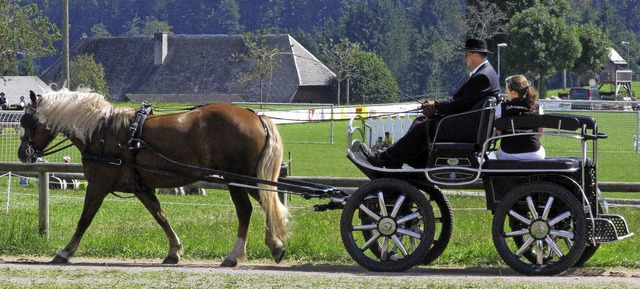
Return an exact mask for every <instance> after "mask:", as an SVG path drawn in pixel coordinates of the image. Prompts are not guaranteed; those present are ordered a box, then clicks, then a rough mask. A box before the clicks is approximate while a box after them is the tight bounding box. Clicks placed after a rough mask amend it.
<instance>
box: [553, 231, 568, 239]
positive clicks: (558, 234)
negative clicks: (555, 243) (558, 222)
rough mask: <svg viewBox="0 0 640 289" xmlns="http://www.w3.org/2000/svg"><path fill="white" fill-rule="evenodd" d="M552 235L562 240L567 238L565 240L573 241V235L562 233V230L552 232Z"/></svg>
mask: <svg viewBox="0 0 640 289" xmlns="http://www.w3.org/2000/svg"><path fill="white" fill-rule="evenodd" d="M549 234H550V235H553V236H558V237H561V238H565V239H573V233H572V232H569V231H562V230H551V232H549Z"/></svg>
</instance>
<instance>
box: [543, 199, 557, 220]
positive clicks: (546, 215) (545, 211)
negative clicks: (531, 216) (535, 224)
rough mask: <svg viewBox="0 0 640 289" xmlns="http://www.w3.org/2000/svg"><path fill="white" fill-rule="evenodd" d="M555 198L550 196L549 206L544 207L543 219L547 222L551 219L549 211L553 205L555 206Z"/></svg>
mask: <svg viewBox="0 0 640 289" xmlns="http://www.w3.org/2000/svg"><path fill="white" fill-rule="evenodd" d="M553 200H554V198H553V196H549V199H548V200H547V204H546V205H544V211H543V212H542V219H543V220H547V218H549V211H551V205H552V204H553Z"/></svg>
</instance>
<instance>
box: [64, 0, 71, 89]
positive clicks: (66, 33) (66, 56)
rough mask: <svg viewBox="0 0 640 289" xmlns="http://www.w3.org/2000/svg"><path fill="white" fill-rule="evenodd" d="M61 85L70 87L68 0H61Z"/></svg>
mask: <svg viewBox="0 0 640 289" xmlns="http://www.w3.org/2000/svg"><path fill="white" fill-rule="evenodd" d="M62 6H63V7H62V54H63V56H62V58H63V64H62V85H63V86H64V87H67V88H70V86H71V77H70V76H69V0H62Z"/></svg>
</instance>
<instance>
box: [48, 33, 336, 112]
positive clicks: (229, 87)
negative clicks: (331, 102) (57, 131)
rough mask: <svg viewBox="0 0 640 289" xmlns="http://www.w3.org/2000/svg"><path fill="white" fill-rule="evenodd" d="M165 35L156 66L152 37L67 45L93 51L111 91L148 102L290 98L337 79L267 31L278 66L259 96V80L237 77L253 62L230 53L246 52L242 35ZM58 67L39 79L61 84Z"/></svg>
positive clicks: (287, 38)
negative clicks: (300, 89) (164, 52)
mask: <svg viewBox="0 0 640 289" xmlns="http://www.w3.org/2000/svg"><path fill="white" fill-rule="evenodd" d="M160 39H161V38H160ZM166 39H167V43H168V47H167V55H166V58H165V60H164V63H163V64H161V65H154V47H155V40H154V36H153V35H140V36H131V37H105V38H83V39H81V40H80V41H79V42H78V43H76V44H75V45H74V46H73V47H72V48H71V49H70V50H71V51H70V55H71V58H72V59H73V57H74V56H76V55H82V54H89V55H93V57H94V59H95V61H96V62H98V63H100V64H102V66H103V67H104V71H105V78H106V81H107V86H108V87H109V91H110V93H111V94H113V95H114V96H116V97H117V98H119V99H121V98H124V97H127V98H131V99H137V98H138V96H139V95H145V97H146V98H147V100H148V101H152V102H155V101H158V100H156V99H164V100H168V99H172V98H171V97H172V96H175V97H179V99H180V100H179V101H187V100H189V101H188V102H191V103H204V102H226V100H228V99H233V100H234V101H235V100H240V101H260V100H263V101H265V102H267V101H268V102H291V101H292V100H293V98H294V97H295V94H296V92H297V89H298V87H299V86H328V85H329V83H330V81H331V79H333V78H335V74H334V73H333V72H331V70H329V69H328V68H327V67H326V66H325V65H324V64H322V63H321V62H320V61H319V60H318V59H317V58H316V57H315V56H313V55H312V54H311V53H310V52H309V51H307V50H306V49H305V48H304V47H302V45H300V43H298V42H297V41H296V40H295V39H293V38H292V37H291V36H289V35H287V34H282V35H268V36H267V38H266V44H267V46H268V47H269V49H273V48H277V50H278V51H279V52H278V53H277V54H276V55H274V57H273V59H274V62H275V60H278V61H279V65H276V66H275V69H274V70H273V73H272V76H271V82H270V85H269V81H265V82H264V86H263V87H262V97H261V96H260V91H261V90H260V84H259V83H258V81H252V82H251V81H245V82H242V81H241V80H240V79H242V78H243V75H246V74H247V73H248V72H250V71H252V68H253V63H252V62H249V61H246V60H245V61H243V60H238V58H237V57H234V55H236V54H238V53H246V51H247V48H246V46H245V44H244V40H243V39H242V36H240V35H177V34H169V35H167V38H166ZM60 70H61V60H59V61H58V62H56V63H55V64H54V65H52V66H51V67H50V68H49V69H47V70H46V71H45V72H44V73H43V75H42V78H43V79H44V80H45V81H48V82H59V81H60V78H61V77H60ZM154 95H158V96H157V97H154ZM159 95H164V96H159ZM211 97H221V98H214V99H210V98H211ZM172 101H173V100H172ZM175 101H178V98H176V99H175Z"/></svg>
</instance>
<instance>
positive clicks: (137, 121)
mask: <svg viewBox="0 0 640 289" xmlns="http://www.w3.org/2000/svg"><path fill="white" fill-rule="evenodd" d="M151 114H153V108H152V107H151V104H150V103H147V102H143V103H142V105H141V106H140V108H138V109H137V110H136V111H135V113H134V114H133V117H132V118H131V122H130V124H129V129H128V134H127V137H128V138H127V140H125V141H124V142H122V143H120V144H119V146H120V147H121V148H125V149H127V150H129V151H130V152H131V160H132V161H130V162H127V161H124V160H123V159H121V158H116V157H111V156H108V155H107V154H106V152H105V149H106V148H105V138H106V134H107V128H106V127H105V128H103V129H102V130H103V134H104V135H103V137H102V138H101V140H100V143H101V144H102V152H101V153H100V155H95V154H91V153H88V152H82V160H83V161H99V162H107V163H109V164H111V165H117V166H120V165H127V166H129V167H132V168H133V179H134V189H133V192H134V195H135V194H137V192H140V191H142V192H149V191H150V188H149V187H147V186H145V185H144V184H143V183H142V181H141V178H140V176H139V174H138V168H139V167H141V166H140V165H138V164H137V162H136V155H137V152H138V150H139V149H141V148H145V147H149V144H147V143H146V142H145V141H143V140H142V128H143V127H144V122H145V121H146V120H147V117H148V116H149V115H151ZM111 193H112V194H114V195H115V196H118V197H120V198H123V197H122V196H120V195H118V194H116V193H115V192H111Z"/></svg>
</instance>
